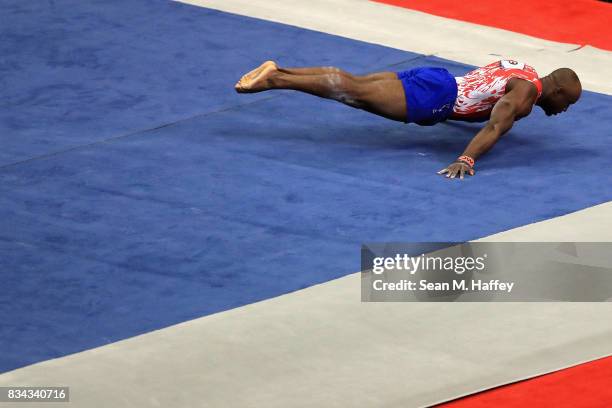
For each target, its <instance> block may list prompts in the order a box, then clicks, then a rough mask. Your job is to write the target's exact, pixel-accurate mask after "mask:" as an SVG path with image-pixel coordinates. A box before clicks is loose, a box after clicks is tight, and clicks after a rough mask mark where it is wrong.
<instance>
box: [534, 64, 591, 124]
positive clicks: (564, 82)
mask: <svg viewBox="0 0 612 408" xmlns="http://www.w3.org/2000/svg"><path fill="white" fill-rule="evenodd" d="M541 80H542V96H541V97H540V100H539V101H538V105H539V106H540V107H541V108H542V109H544V112H545V113H546V115H548V116H551V115H556V114H558V113H561V112H565V111H566V110H567V109H568V108H569V107H570V105H573V104H575V103H576V102H578V99H580V94H581V93H582V85H581V84H580V79H579V78H578V75H576V73H575V72H574V71H573V70H571V69H569V68H559V69H556V70H554V71H553V72H551V73H550V74H549V75H546V76H545V77H544V78H541Z"/></svg>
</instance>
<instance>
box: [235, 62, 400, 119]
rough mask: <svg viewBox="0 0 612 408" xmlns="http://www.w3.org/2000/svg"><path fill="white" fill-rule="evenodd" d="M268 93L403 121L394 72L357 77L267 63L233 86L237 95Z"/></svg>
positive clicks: (331, 70)
mask: <svg viewBox="0 0 612 408" xmlns="http://www.w3.org/2000/svg"><path fill="white" fill-rule="evenodd" d="M271 89H292V90H295V91H301V92H305V93H309V94H311V95H315V96H319V97H321V98H326V99H333V100H336V101H338V102H341V103H344V104H345V105H348V106H351V107H353V108H357V109H363V110H365V111H368V112H371V113H374V114H376V115H379V116H383V117H385V118H388V119H392V120H397V121H402V122H405V121H406V98H405V95H404V88H403V85H402V82H401V81H400V80H398V79H397V75H396V74H395V73H393V72H381V73H375V74H370V75H365V76H356V75H352V74H349V73H348V72H345V71H342V70H340V69H338V68H334V67H318V68H279V67H278V66H277V65H276V64H275V63H274V62H272V61H266V62H265V63H263V64H262V65H261V66H260V67H258V68H256V69H254V70H253V71H251V72H249V73H248V74H246V75H244V76H243V77H242V78H241V79H240V81H238V83H237V84H236V91H237V92H240V93H255V92H262V91H267V90H271Z"/></svg>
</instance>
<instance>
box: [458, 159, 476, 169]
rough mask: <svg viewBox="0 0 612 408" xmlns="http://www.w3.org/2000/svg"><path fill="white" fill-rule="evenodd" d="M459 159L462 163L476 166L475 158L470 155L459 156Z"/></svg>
mask: <svg viewBox="0 0 612 408" xmlns="http://www.w3.org/2000/svg"><path fill="white" fill-rule="evenodd" d="M457 161H458V162H461V163H465V164H467V165H468V166H470V167H474V159H472V158H471V157H470V156H459V157H458V158H457Z"/></svg>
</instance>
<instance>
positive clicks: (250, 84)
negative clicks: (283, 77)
mask: <svg viewBox="0 0 612 408" xmlns="http://www.w3.org/2000/svg"><path fill="white" fill-rule="evenodd" d="M276 71H278V66H277V65H276V62H274V61H266V62H264V63H263V64H261V65H260V66H259V67H257V68H255V69H254V70H252V71H251V72H249V73H248V74H246V75H244V76H243V77H242V78H240V81H238V82H237V83H236V85H235V86H234V88H235V89H236V92H238V93H253V92H260V91H265V90H266V89H267V88H266V80H267V79H268V78H269V77H270V75H272V74H273V73H274V72H276Z"/></svg>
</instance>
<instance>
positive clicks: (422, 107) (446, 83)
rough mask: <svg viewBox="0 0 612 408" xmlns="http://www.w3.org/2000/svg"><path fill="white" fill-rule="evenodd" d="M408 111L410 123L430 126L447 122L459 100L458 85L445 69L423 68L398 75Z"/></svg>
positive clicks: (398, 73) (407, 119)
mask: <svg viewBox="0 0 612 408" xmlns="http://www.w3.org/2000/svg"><path fill="white" fill-rule="evenodd" d="M397 78H398V79H399V80H401V81H402V85H403V86H404V94H405V95H406V107H407V110H408V113H407V118H406V123H410V122H414V123H416V124H418V125H423V126H430V125H435V124H436V123H438V122H443V121H445V120H446V119H447V118H448V117H449V116H450V115H451V113H453V106H454V105H455V99H457V82H456V81H455V77H453V76H452V75H451V74H450V73H449V72H448V71H447V70H445V69H444V68H433V67H423V68H414V69H411V70H409V71H400V72H397Z"/></svg>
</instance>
